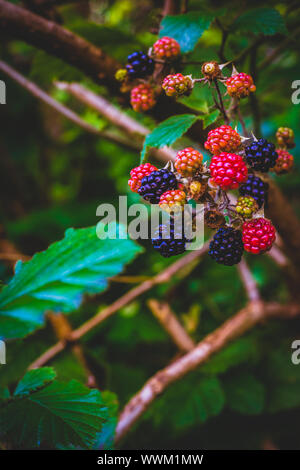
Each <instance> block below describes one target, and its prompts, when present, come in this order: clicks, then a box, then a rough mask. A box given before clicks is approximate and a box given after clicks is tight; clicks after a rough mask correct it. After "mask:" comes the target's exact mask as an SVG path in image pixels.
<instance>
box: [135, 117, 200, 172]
mask: <svg viewBox="0 0 300 470" xmlns="http://www.w3.org/2000/svg"><path fill="white" fill-rule="evenodd" d="M196 120H197V116H195V115H194V114H179V115H178V116H172V117H170V118H168V119H166V120H165V121H163V122H161V123H160V124H159V125H158V126H157V127H156V128H155V129H154V130H153V131H152V132H151V133H150V134H148V135H147V137H146V139H145V142H144V146H143V150H142V153H141V163H143V161H144V159H145V155H146V150H147V148H148V147H156V148H161V147H164V146H166V145H172V144H173V143H174V142H175V141H176V140H177V139H179V137H181V136H182V135H183V134H184V133H185V132H186V131H187V130H188V129H189V128H190V127H191V126H192V124H194V122H195V121H196Z"/></svg>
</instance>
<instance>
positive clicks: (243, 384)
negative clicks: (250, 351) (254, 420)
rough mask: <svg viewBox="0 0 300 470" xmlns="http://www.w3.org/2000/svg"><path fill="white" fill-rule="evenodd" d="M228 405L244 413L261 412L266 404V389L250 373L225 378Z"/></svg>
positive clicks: (253, 413) (254, 413)
mask: <svg viewBox="0 0 300 470" xmlns="http://www.w3.org/2000/svg"><path fill="white" fill-rule="evenodd" d="M224 388H225V393H226V401H227V404H228V406H229V407H230V408H231V409H232V410H234V411H238V412H239V413H242V414H247V415H256V414H260V413H261V412H262V411H263V409H264V405H265V389H264V386H263V384H262V383H261V382H259V381H258V380H257V379H256V378H255V377H254V376H253V375H252V374H250V373H247V372H245V373H240V374H238V375H234V376H233V377H227V378H226V379H225V380H224Z"/></svg>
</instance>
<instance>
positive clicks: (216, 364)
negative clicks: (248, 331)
mask: <svg viewBox="0 0 300 470" xmlns="http://www.w3.org/2000/svg"><path fill="white" fill-rule="evenodd" d="M257 343H258V342H257V341H256V340H255V339H254V338H251V337H248V338H247V337H246V338H240V339H238V340H236V341H234V342H233V343H231V344H229V345H228V346H227V347H226V348H224V349H223V350H222V351H220V352H219V353H217V354H216V355H215V356H213V357H212V358H211V359H210V361H208V362H207V363H206V364H203V366H202V368H201V371H202V372H204V373H209V374H223V373H224V372H226V371H227V370H228V369H230V368H232V367H236V366H238V365H239V364H243V363H245V362H247V363H249V362H251V363H253V362H255V361H256V360H257V359H258V358H259V355H260V351H259V348H258V344H257Z"/></svg>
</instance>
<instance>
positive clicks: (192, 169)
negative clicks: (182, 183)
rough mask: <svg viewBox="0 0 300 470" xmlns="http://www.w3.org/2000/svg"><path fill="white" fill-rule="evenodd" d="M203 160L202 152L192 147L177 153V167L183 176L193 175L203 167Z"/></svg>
mask: <svg viewBox="0 0 300 470" xmlns="http://www.w3.org/2000/svg"><path fill="white" fill-rule="evenodd" d="M202 161H203V155H202V153H200V152H198V150H196V149H193V148H192V147H187V148H185V149H183V150H180V151H179V152H178V153H177V155H176V160H175V168H176V170H177V171H178V173H179V174H180V175H181V176H192V175H193V174H195V173H196V171H197V170H199V169H200V168H202Z"/></svg>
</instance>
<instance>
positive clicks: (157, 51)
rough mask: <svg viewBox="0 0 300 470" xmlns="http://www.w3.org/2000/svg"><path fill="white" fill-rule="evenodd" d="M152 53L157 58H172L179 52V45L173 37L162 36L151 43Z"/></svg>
mask: <svg viewBox="0 0 300 470" xmlns="http://www.w3.org/2000/svg"><path fill="white" fill-rule="evenodd" d="M153 53H154V55H155V57H157V58H158V59H174V58H175V57H177V56H178V55H179V54H180V45H179V44H178V42H177V41H176V40H175V39H173V38H168V37H167V36H164V37H163V38H160V39H158V41H156V42H155V43H154V44H153Z"/></svg>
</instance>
